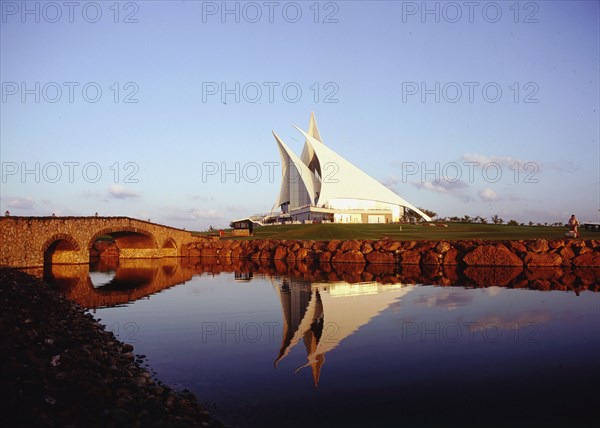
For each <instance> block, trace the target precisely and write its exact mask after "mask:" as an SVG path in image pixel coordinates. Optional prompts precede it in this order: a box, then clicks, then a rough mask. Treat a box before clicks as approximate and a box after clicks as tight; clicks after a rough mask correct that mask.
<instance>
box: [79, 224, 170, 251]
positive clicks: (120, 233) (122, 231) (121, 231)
mask: <svg viewBox="0 0 600 428" xmlns="http://www.w3.org/2000/svg"><path fill="white" fill-rule="evenodd" d="M102 235H110V236H112V237H113V239H114V240H115V241H116V242H117V246H119V247H121V246H122V245H123V242H124V240H123V239H120V238H123V237H125V236H127V235H137V236H141V237H144V238H142V239H141V240H140V243H141V244H142V245H144V244H145V245H148V244H150V246H151V247H150V248H158V244H157V242H156V238H155V237H154V235H153V234H152V233H150V232H148V231H147V230H144V229H140V228H138V227H131V226H115V227H107V228H104V229H100V230H99V231H97V232H96V233H94V234H93V235H92V237H91V239H90V240H89V241H88V244H87V249H88V251H90V250H91V249H92V246H93V245H94V242H96V240H97V239H98V238H99V237H100V236H102ZM119 241H121V242H119ZM119 243H120V244H121V245H119ZM141 248H144V247H141ZM145 248H148V247H145Z"/></svg>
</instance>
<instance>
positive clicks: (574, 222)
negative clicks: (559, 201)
mask: <svg viewBox="0 0 600 428" xmlns="http://www.w3.org/2000/svg"><path fill="white" fill-rule="evenodd" d="M568 225H569V228H570V229H571V230H572V231H573V232H575V238H579V231H578V230H577V228H578V227H579V220H577V217H575V214H573V215H571V218H570V219H569V223H568Z"/></svg>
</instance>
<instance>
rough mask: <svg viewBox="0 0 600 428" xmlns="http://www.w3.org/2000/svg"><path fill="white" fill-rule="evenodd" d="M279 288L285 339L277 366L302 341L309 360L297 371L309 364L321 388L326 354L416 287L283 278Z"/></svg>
mask: <svg viewBox="0 0 600 428" xmlns="http://www.w3.org/2000/svg"><path fill="white" fill-rule="evenodd" d="M276 289H277V290H278V291H279V297H280V300H281V307H282V311H283V339H282V343H281V349H280V351H279V355H278V356H277V359H276V360H275V366H277V364H278V363H279V362H280V361H281V360H283V359H284V358H285V357H286V356H287V355H288V354H289V353H290V351H291V350H292V348H294V346H296V345H297V344H298V342H300V341H301V340H302V341H303V342H304V346H305V348H306V353H307V362H306V364H305V365H303V366H301V367H299V368H298V369H297V370H296V371H298V370H301V369H302V368H304V367H308V366H310V367H311V369H312V374H313V380H314V383H315V386H316V387H318V386H319V377H320V375H321V367H322V366H323V364H324V363H325V354H326V353H327V352H329V351H331V350H333V349H335V348H336V347H337V346H338V345H339V344H340V342H342V341H343V340H344V339H345V338H346V337H349V336H351V335H352V334H353V333H354V332H355V331H356V330H358V329H359V328H360V327H362V326H363V325H366V324H368V323H369V322H370V321H371V319H373V318H375V317H376V316H377V315H379V314H380V313H381V312H382V311H383V310H385V309H386V308H388V307H389V306H390V305H391V304H392V303H394V302H395V301H396V300H397V299H399V298H400V297H402V296H403V295H404V294H406V293H407V292H409V291H410V290H412V289H413V287H412V286H406V285H401V284H392V285H382V284H379V283H376V282H369V283H357V284H349V283H347V282H335V283H310V282H306V281H301V280H294V279H289V278H283V279H282V280H281V286H278V287H276Z"/></svg>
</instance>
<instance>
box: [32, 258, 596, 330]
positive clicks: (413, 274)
mask: <svg viewBox="0 0 600 428" xmlns="http://www.w3.org/2000/svg"><path fill="white" fill-rule="evenodd" d="M116 263H118V265H117V266H118V267H117V266H113V267H112V268H111V267H110V266H106V267H104V269H101V270H113V271H115V276H114V278H113V279H112V281H111V282H110V283H109V284H107V285H106V286H103V287H94V285H93V283H92V281H91V279H90V276H89V274H90V270H89V267H88V265H87V264H85V265H67V264H65V265H51V270H50V269H49V270H48V271H47V272H46V273H44V270H43V269H42V268H36V269H32V270H28V271H29V273H31V274H33V275H35V276H38V277H40V278H41V277H42V276H43V277H44V279H45V280H46V282H49V283H52V284H55V285H56V286H57V288H59V289H60V290H62V292H63V293H64V294H65V295H66V297H68V298H70V299H72V300H74V301H75V302H77V303H78V304H79V305H80V306H82V307H85V308H97V307H105V306H115V305H121V304H125V303H127V302H131V301H134V300H137V299H140V298H142V297H145V296H148V295H150V294H154V293H157V292H160V291H161V290H164V289H165V288H169V287H172V286H174V285H177V284H180V283H182V282H186V281H188V280H190V279H191V278H192V276H194V275H200V274H209V275H218V274H220V273H225V272H230V273H234V275H235V279H236V280H246V281H248V280H251V279H252V277H253V275H254V274H259V275H260V274H263V275H266V276H271V277H281V276H286V277H289V278H293V280H292V281H296V282H299V283H300V282H302V281H303V282H304V283H305V284H311V283H326V282H327V283H339V282H343V283H346V284H347V285H348V286H349V285H350V284H358V283H362V284H363V285H361V289H362V290H363V291H365V290H367V289H368V287H367V286H366V284H399V283H402V284H430V285H442V286H462V287H489V286H500V287H509V288H529V289H533V290H543V291H550V290H563V291H574V292H575V293H579V292H580V291H582V290H590V291H600V286H599V285H598V281H597V278H598V277H599V276H600V269H598V268H578V269H573V270H571V269H567V268H538V269H533V270H524V269H523V268H515V267H506V268H501V267H478V268H474V267H469V268H467V269H465V270H464V271H462V270H460V268H457V267H454V268H453V269H449V268H448V267H445V268H444V271H443V272H440V271H432V272H429V271H428V270H427V269H420V268H419V266H412V265H409V266H402V267H401V268H400V269H398V267H397V266H394V265H376V264H372V265H367V266H365V265H362V264H361V265H354V264H352V263H343V264H340V265H330V264H328V263H325V264H320V265H316V266H314V265H313V266H306V265H304V264H302V263H297V262H296V263H291V264H286V263H285V262H281V261H275V262H274V263H269V262H261V261H257V260H248V259H225V260H223V259H219V258H163V259H154V260H147V259H127V260H124V259H121V260H117V261H116ZM372 286H373V285H372ZM307 287H308V288H310V291H308V294H307V295H305V297H304V299H305V300H306V302H309V301H310V300H311V296H312V293H313V291H312V288H311V287H310V286H309V285H308V286H307ZM293 288H295V286H294V287H290V288H289V290H290V293H292V289H293ZM335 289H336V290H342V289H344V287H342V285H341V284H338V285H337V286H336V287H335ZM346 289H347V287H346ZM285 291H286V290H285V289H284V288H283V286H282V288H281V292H285ZM327 291H328V292H329V291H330V290H327ZM296 292H298V291H294V293H296ZM336 292H337V291H336ZM316 298H317V297H315V299H316ZM319 298H321V299H322V298H323V293H322V292H319ZM294 301H296V298H295V297H294ZM290 302H291V301H290ZM298 302H300V300H298ZM315 303H316V300H315ZM298 305H300V303H298ZM300 306H302V305H300ZM303 307H306V306H303ZM304 313H305V311H303V312H301V313H300V315H295V316H299V317H303V316H304ZM293 331H295V330H293Z"/></svg>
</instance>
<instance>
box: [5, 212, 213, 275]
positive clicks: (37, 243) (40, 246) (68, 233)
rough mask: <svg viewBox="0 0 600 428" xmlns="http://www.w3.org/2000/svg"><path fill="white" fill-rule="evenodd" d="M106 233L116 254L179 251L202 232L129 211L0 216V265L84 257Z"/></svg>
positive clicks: (78, 260)
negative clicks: (145, 218)
mask: <svg viewBox="0 0 600 428" xmlns="http://www.w3.org/2000/svg"><path fill="white" fill-rule="evenodd" d="M103 235H110V236H111V237H112V238H113V239H114V240H115V241H116V243H117V246H118V248H119V258H122V259H143V258H162V257H182V256H185V255H186V252H187V247H188V244H190V243H193V242H200V241H202V240H203V238H200V237H197V236H193V235H192V234H191V233H190V232H188V231H185V230H181V229H176V228H174V227H169V226H163V225H160V224H156V223H150V222H148V221H143V220H137V219H134V218H130V217H0V266H9V267H40V266H44V264H46V265H48V264H73V263H89V261H90V249H91V248H92V245H93V244H94V242H95V241H96V240H97V239H98V238H99V237H100V236H103Z"/></svg>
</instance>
